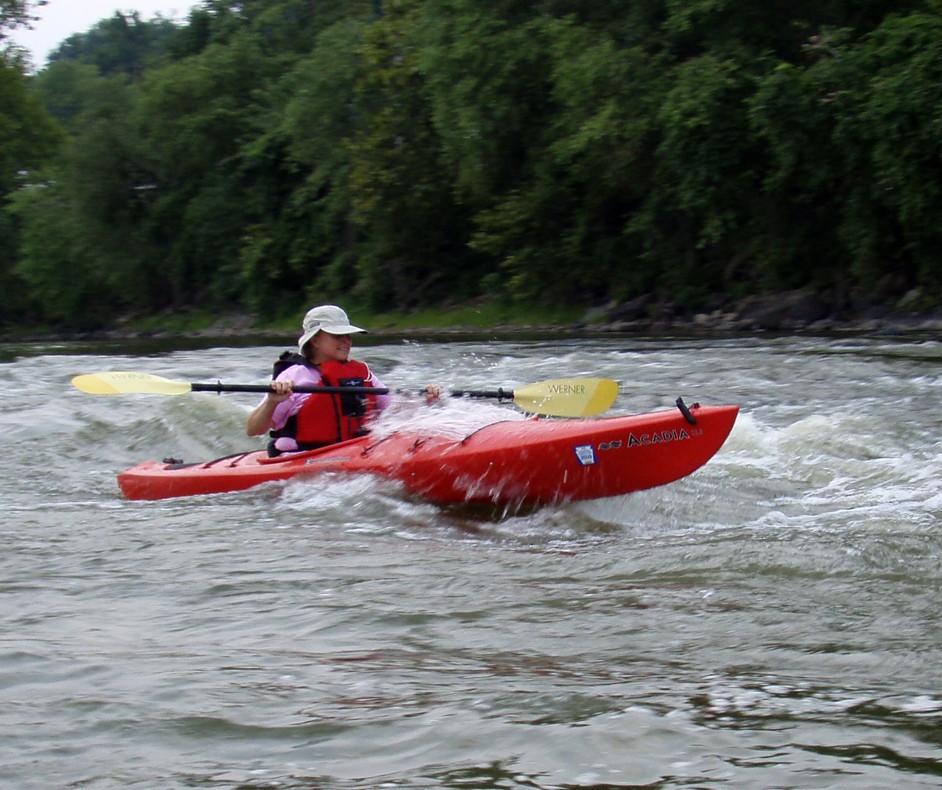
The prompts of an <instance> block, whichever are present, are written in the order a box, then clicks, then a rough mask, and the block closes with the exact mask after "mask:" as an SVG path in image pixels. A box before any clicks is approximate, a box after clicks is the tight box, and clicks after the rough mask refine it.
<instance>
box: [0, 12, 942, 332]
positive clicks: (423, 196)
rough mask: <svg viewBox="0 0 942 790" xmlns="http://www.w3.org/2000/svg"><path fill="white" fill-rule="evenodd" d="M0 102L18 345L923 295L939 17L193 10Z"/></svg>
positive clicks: (934, 152) (937, 263) (56, 62)
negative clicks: (535, 312)
mask: <svg viewBox="0 0 942 790" xmlns="http://www.w3.org/2000/svg"><path fill="white" fill-rule="evenodd" d="M14 5H15V6H16V7H17V8H18V9H19V11H20V12H21V13H22V12H23V3H22V2H18V3H16V4H11V3H10V2H9V0H0V7H3V8H5V9H7V10H9V9H12V8H14ZM7 24H8V25H9V22H7ZM0 99H2V101H0V152H2V153H0V168H2V169H0V193H2V194H3V195H5V196H6V199H5V201H4V203H3V206H2V211H0V253H2V258H0V287H3V289H4V293H5V295H6V298H5V299H4V300H2V303H0V323H2V324H5V325H7V326H11V325H23V324H36V323H46V324H54V325H60V326H64V327H69V328H79V329H81V328H93V327H97V326H107V325H109V324H110V323H112V322H113V321H114V320H115V318H116V317H118V316H120V315H127V314H137V315H146V314H152V313H156V312H159V311H165V310H180V309H187V308H193V307H199V308H203V309H210V310H213V309H215V310H232V309H236V310H246V311H251V312H254V313H258V314H261V315H264V316H266V317H269V316H272V315H274V314H295V313H297V311H298V310H300V309H301V308H302V307H303V306H305V305H306V304H308V303H310V302H315V301H324V300H328V299H334V300H340V301H342V302H343V303H345V304H347V305H350V306H357V307H360V308H362V309H370V310H388V309H411V308H416V307H421V306H427V305H435V304H439V303H441V302H442V301H444V300H452V301H459V300H465V299H472V298H477V297H480V296H492V297H499V298H501V299H506V300H508V301H511V302H520V303H523V304H527V305H530V304H534V303H542V304H546V305H562V304H566V305H573V304H576V305H579V304H585V305H591V304H599V303H603V302H607V301H611V300H614V301H618V302H627V301H629V300H632V299H634V298H636V297H639V296H641V295H644V296H645V303H650V304H651V307H650V310H651V311H654V310H655V309H656V310H661V311H662V310H663V309H664V305H670V306H672V308H673V309H674V310H676V311H679V312H683V311H690V312H694V311H703V310H710V309H717V308H718V307H719V306H721V305H722V303H723V302H724V301H729V300H741V299H742V298H743V297H745V296H747V295H749V294H762V293H767V292H770V291H777V290H794V289H796V288H807V289H809V290H812V291H814V292H815V293H816V294H818V295H819V296H820V297H821V298H824V299H825V300H827V301H828V302H829V304H831V305H832V306H833V308H834V309H836V310H848V309H859V308H860V307H861V306H865V305H867V304H870V303H873V302H882V303H892V302H895V301H896V300H898V299H900V298H902V297H903V296H904V295H905V298H906V300H907V304H909V305H914V304H915V305H917V306H922V307H924V308H930V307H933V306H937V305H938V304H939V302H940V296H942V222H940V217H942V194H940V190H942V3H940V2H939V0H918V2H917V1H915V0H913V1H907V0H857V1H856V2H853V1H851V0H814V1H813V2H812V1H811V0H808V1H807V2H805V1H804V0H787V2H786V1H785V0H769V2H766V3H761V4H759V3H755V2H754V0H621V1H619V2H616V1H612V2H605V1H604V0H599V1H598V2H592V3H586V2H583V0H543V1H542V2H536V1H534V0H531V1H529V2H524V0H436V2H427V1H426V2H422V1H421V0H399V1H398V2H393V1H392V0H386V1H385V2H383V3H380V2H379V1H378V0H359V1H358V0H242V2H238V3H236V2H225V1H224V0H204V2H203V3H202V4H201V5H200V6H198V7H197V8H195V9H194V10H193V11H192V12H191V14H190V16H189V18H188V19H187V20H186V22H185V23H183V24H174V23H172V22H170V21H168V20H163V19H160V18H157V19H154V20H150V21H144V20H142V19H140V18H139V16H137V15H134V14H131V15H123V14H117V15H115V17H113V18H111V19H107V20H103V21H102V22H101V23H99V24H98V25H96V26H95V27H94V28H93V29H92V30H90V31H88V32H87V33H85V34H82V35H79V36H73V37H72V38H70V39H69V40H67V41H66V42H64V43H63V44H62V46H61V47H60V48H59V49H58V50H57V52H56V53H54V56H53V58H52V60H51V62H50V63H49V64H48V65H47V66H46V67H45V68H44V69H42V71H40V72H39V73H38V74H36V75H34V76H27V75H26V74H25V64H24V63H23V62H22V61H21V60H19V59H18V58H17V57H16V55H15V53H12V52H8V53H7V55H6V57H5V61H4V64H3V65H2V66H0ZM914 295H915V296H914Z"/></svg>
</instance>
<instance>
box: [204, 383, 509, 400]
mask: <svg viewBox="0 0 942 790" xmlns="http://www.w3.org/2000/svg"><path fill="white" fill-rule="evenodd" d="M190 390H191V391H193V392H215V393H217V394H218V393H221V392H271V391H272V388H271V386H270V385H268V384H223V383H222V382H218V381H217V382H216V383H215V384H199V383H195V384H190ZM291 391H292V392H305V393H307V392H312V393H321V394H324V395H385V394H387V393H388V392H389V389H388V388H387V387H328V386H303V385H299V386H296V387H292V388H291ZM450 395H451V397H453V398H463V397H468V398H496V399H497V400H513V398H514V391H513V390H505V389H503V388H500V389H497V390H455V391H453V392H451V393H450Z"/></svg>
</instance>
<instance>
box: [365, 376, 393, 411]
mask: <svg viewBox="0 0 942 790" xmlns="http://www.w3.org/2000/svg"><path fill="white" fill-rule="evenodd" d="M367 381H369V383H370V384H372V385H373V386H374V387H381V388H382V389H386V385H385V384H383V382H382V381H380V380H379V376H377V375H376V374H375V373H374V372H373V371H372V370H371V371H370V377H369V379H367ZM392 399H393V398H392V394H391V393H389V392H387V393H385V394H383V395H377V396H376V410H377V411H382V410H383V409H385V408H386V407H387V406H389V404H390V403H392Z"/></svg>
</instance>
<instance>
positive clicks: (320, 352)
mask: <svg viewBox="0 0 942 790" xmlns="http://www.w3.org/2000/svg"><path fill="white" fill-rule="evenodd" d="M352 347H353V338H352V337H351V336H350V335H332V334H331V333H330V332H325V331H324V330H323V329H322V330H321V331H320V332H318V333H317V334H316V335H314V337H313V338H311V341H310V350H311V361H312V362H313V363H314V364H315V365H319V364H320V363H321V362H327V361H329V360H332V361H334V362H346V361H347V360H348V359H349V358H350V349H351V348H352Z"/></svg>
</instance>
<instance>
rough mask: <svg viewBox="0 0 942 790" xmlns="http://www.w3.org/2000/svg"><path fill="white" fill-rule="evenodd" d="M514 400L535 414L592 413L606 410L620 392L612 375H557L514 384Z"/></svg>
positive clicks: (578, 415) (575, 414) (589, 415)
mask: <svg viewBox="0 0 942 790" xmlns="http://www.w3.org/2000/svg"><path fill="white" fill-rule="evenodd" d="M513 393H514V403H515V404H516V405H517V406H519V407H520V408H521V409H525V410H526V411H528V412H531V413H533V414H549V415H552V416H554V417H591V416H592V415H595V414H601V413H602V412H603V411H605V410H607V409H608V408H609V407H610V406H611V405H612V404H613V403H614V402H615V398H616V397H617V396H618V383H617V382H615V381H612V380H611V379H591V378H578V379H554V380H551V381H540V382H538V383H536V384H527V385H526V386H524V387H519V388H515V389H514V391H513Z"/></svg>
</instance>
